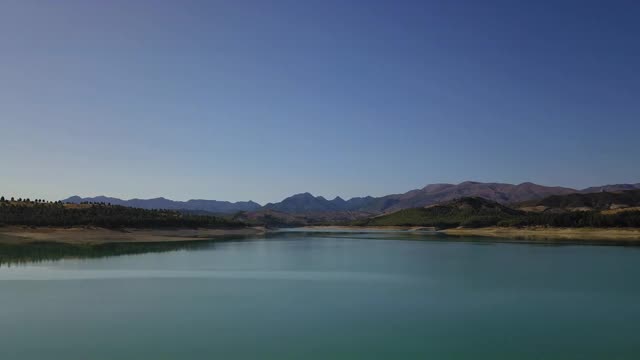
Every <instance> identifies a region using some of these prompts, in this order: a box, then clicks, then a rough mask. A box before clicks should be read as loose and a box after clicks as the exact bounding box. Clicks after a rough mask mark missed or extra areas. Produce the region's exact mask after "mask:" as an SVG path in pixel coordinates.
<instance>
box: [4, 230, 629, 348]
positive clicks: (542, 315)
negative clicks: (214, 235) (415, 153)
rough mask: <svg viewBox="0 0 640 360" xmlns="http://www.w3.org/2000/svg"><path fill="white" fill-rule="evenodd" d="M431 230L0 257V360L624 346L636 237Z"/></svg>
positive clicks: (299, 235)
mask: <svg viewBox="0 0 640 360" xmlns="http://www.w3.org/2000/svg"><path fill="white" fill-rule="evenodd" d="M445 239H446V238H444V237H440V236H433V235H406V234H401V233H371V234H356V233H351V234H350V233H333V234H331V233H315V234H314V233H296V232H289V233H283V234H279V235H275V236H270V237H268V238H266V239H255V240H242V241H240V240H235V241H228V242H216V243H209V244H204V245H203V244H202V243H201V244H200V245H198V246H195V247H190V246H187V247H185V248H182V249H181V248H179V247H178V248H169V249H165V250H164V252H150V253H143V254H139V253H138V254H133V255H122V253H123V252H122V251H120V252H117V254H118V255H119V256H112V257H109V256H107V255H105V254H103V255H102V256H104V257H88V258H76V259H73V258H71V259H63V260H55V261H52V260H48V261H40V262H28V261H27V262H25V260H24V256H23V257H22V258H21V259H22V260H21V261H22V262H21V263H20V264H15V263H14V264H12V265H11V266H7V265H6V263H5V264H4V265H2V267H0V359H3V360H4V359H6V360H10V359H38V360H41V359H65V360H71V359H82V360H85V359H109V360H111V359H136V360H140V359H154V360H156V359H225V360H226V359H252V360H254V359H494V360H495V359H510V360H511V359H562V360H566V359H580V360H584V359H634V360H635V359H640V280H639V279H640V249H638V248H632V247H615V246H611V247H605V246H573V245H572V246H548V245H532V244H509V243H490V242H487V241H483V242H481V243H473V242H461V241H456V240H452V241H448V240H445ZM0 251H2V249H0ZM38 251H41V250H38ZM136 252H139V251H136ZM58 257H59V256H56V257H55V258H58ZM40 258H46V256H40Z"/></svg>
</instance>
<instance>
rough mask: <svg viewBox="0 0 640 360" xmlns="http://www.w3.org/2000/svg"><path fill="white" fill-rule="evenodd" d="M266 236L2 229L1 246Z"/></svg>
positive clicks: (255, 231) (247, 231)
mask: <svg viewBox="0 0 640 360" xmlns="http://www.w3.org/2000/svg"><path fill="white" fill-rule="evenodd" d="M264 233H265V229H264V228H262V227H251V228H241V229H206V228H199V229H117V230H114V229H105V228H96V227H72V228H58V227H38V228H32V227H22V226H8V227H0V243H14V244H15V243H26V242H41V241H44V242H48V241H51V242H61V243H68V244H101V243H108V242H165V241H194V240H210V239H212V238H216V237H220V236H252V235H261V234H264Z"/></svg>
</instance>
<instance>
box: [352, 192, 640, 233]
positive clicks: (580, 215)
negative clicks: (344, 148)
mask: <svg viewBox="0 0 640 360" xmlns="http://www.w3.org/2000/svg"><path fill="white" fill-rule="evenodd" d="M527 205H530V206H524V207H521V208H519V209H514V208H510V207H507V206H505V205H502V204H499V203H497V202H494V201H491V200H486V199H483V198H479V197H466V198H460V199H457V200H453V201H449V202H446V203H443V204H440V205H434V206H428V207H421V208H412V209H403V210H398V211H396V212H392V213H389V214H385V215H380V216H376V217H372V218H369V219H365V220H360V221H357V222H355V224H356V225H362V226H429V227H436V228H454V227H467V228H478V227H490V226H503V227H524V226H544V227H640V190H634V191H624V192H620V193H593V194H569V195H562V196H550V197H547V198H545V199H543V200H540V201H536V202H531V203H530V204H527ZM530 208H535V209H537V210H539V211H524V210H523V209H530ZM541 208H544V209H541ZM576 210H579V211H576Z"/></svg>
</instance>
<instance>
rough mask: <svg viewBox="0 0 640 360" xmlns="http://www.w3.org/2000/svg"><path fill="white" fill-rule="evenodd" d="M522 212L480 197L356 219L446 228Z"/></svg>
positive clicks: (475, 224) (367, 223) (488, 221)
mask: <svg viewBox="0 0 640 360" xmlns="http://www.w3.org/2000/svg"><path fill="white" fill-rule="evenodd" d="M520 215H522V212H520V211H518V210H514V209H511V208H508V207H506V206H504V205H501V204H499V203H497V202H494V201H491V200H486V199H483V198H480V197H466V198H460V199H456V200H452V201H449V202H446V203H443V204H439V205H432V206H428V207H421V208H412V209H403V210H398V211H396V212H393V213H390V214H386V215H381V216H376V217H373V218H370V219H366V220H363V221H360V222H358V223H357V224H358V225H364V226H429V227H437V228H450V227H457V226H467V227H481V226H490V225H493V224H496V223H497V222H499V221H501V220H505V219H511V218H515V217H517V216H520Z"/></svg>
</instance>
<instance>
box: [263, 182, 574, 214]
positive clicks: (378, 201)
mask: <svg viewBox="0 0 640 360" xmlns="http://www.w3.org/2000/svg"><path fill="white" fill-rule="evenodd" d="M575 192H578V190H575V189H570V188H563V187H550V186H542V185H536V184H533V183H522V184H519V185H512V184H502V183H481V182H473V181H466V182H463V183H460V184H432V185H427V186H425V187H424V188H422V189H416V190H411V191H408V192H406V193H403V194H393V195H387V196H382V197H371V196H367V197H359V198H352V199H349V200H346V201H345V200H343V199H341V198H339V197H337V198H335V199H333V200H327V199H325V198H323V197H322V196H317V197H316V196H313V195H311V194H310V193H304V194H297V195H293V196H291V197H288V198H286V199H284V200H283V201H281V202H279V203H269V204H267V205H265V206H264V208H265V209H269V210H276V211H281V212H287V213H306V212H320V211H330V212H333V211H359V212H365V213H372V214H380V213H385V212H390V211H396V210H401V209H407V208H415V207H423V206H428V205H433V204H438V203H442V202H446V201H450V200H453V199H457V198H460V197H482V198H484V199H488V200H492V201H496V202H499V203H503V204H507V203H514V202H521V201H525V200H532V199H540V198H543V197H545V196H549V195H558V194H570V193H575Z"/></svg>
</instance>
